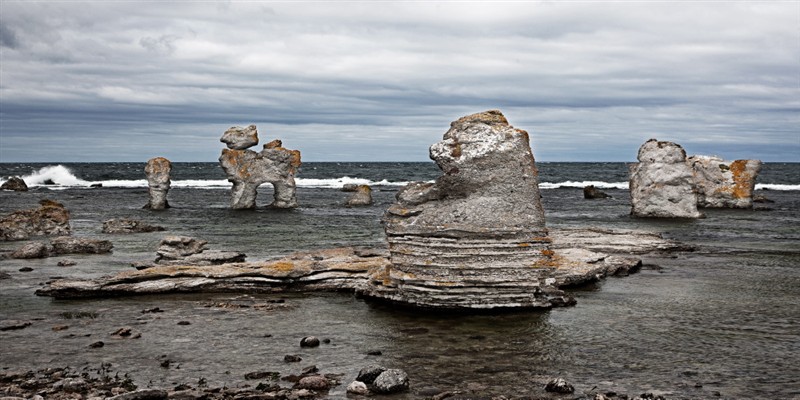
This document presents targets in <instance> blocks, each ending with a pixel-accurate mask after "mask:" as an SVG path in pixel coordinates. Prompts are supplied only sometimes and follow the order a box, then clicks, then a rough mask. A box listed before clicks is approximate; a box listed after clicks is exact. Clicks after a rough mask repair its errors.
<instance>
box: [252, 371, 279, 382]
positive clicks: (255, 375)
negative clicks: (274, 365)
mask: <svg viewBox="0 0 800 400" xmlns="http://www.w3.org/2000/svg"><path fill="white" fill-rule="evenodd" d="M280 376H281V374H280V373H279V372H272V371H255V372H248V373H246V374H244V379H249V380H255V379H267V378H268V379H270V380H277V379H278V377H280Z"/></svg>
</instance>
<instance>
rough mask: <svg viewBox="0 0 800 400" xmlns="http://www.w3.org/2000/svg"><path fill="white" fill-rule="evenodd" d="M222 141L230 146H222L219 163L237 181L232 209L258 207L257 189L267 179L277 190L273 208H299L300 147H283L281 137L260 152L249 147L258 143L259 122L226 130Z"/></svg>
mask: <svg viewBox="0 0 800 400" xmlns="http://www.w3.org/2000/svg"><path fill="white" fill-rule="evenodd" d="M220 141H221V142H223V143H225V144H226V145H227V147H228V148H227V149H222V155H221V156H220V157H219V163H220V165H221V166H222V169H223V170H225V174H227V175H228V181H230V182H231V183H233V189H231V208H233V209H250V208H255V207H256V190H257V189H258V186H260V185H261V184H262V183H265V182H269V183H271V184H272V186H273V187H274V189H275V192H274V193H275V194H274V196H275V199H274V201H273V202H272V204H271V205H270V206H271V207H275V208H294V207H297V197H296V195H295V181H294V175H295V173H296V172H297V168H298V167H299V166H300V151H299V150H289V149H285V148H283V147H282V143H281V141H280V140H273V141H271V142H269V143H267V144H265V145H264V148H263V150H261V152H259V153H256V152H255V151H253V150H248V149H249V148H250V147H252V146H255V145H257V144H258V131H257V130H256V126H255V125H250V126H248V127H246V128H241V127H232V128H230V129H228V130H227V131H225V133H224V134H223V135H222V138H220Z"/></svg>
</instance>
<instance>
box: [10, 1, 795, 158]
mask: <svg viewBox="0 0 800 400" xmlns="http://www.w3.org/2000/svg"><path fill="white" fill-rule="evenodd" d="M0 22H2V24H0V28H2V30H0V39H2V43H3V46H5V47H4V48H3V68H2V70H1V71H0V78H2V79H0V82H2V83H1V84H0V85H1V86H0V101H2V110H0V139H1V140H2V142H1V143H0V144H1V145H0V161H70V160H87V159H92V160H97V161H102V160H131V161H140V160H142V159H145V158H147V157H150V156H153V155H162V154H163V155H166V154H169V155H171V158H173V159H174V160H176V161H182V160H183V161H186V160H207V161H213V160H215V159H216V157H217V155H218V153H219V149H220V144H219V143H218V141H217V139H218V137H219V135H220V134H221V132H222V131H224V129H225V128H226V127H228V126H231V125H242V124H249V123H257V124H258V125H259V130H260V131H261V132H262V136H263V139H268V138H274V137H280V138H282V139H283V141H284V143H285V144H286V145H287V146H290V147H294V148H298V149H300V150H301V151H302V152H303V155H304V159H306V160H318V161H322V160H367V159H369V160H424V159H426V157H427V148H428V146H429V145H430V144H431V143H433V142H435V141H437V140H439V139H440V137H441V134H442V133H444V131H445V130H446V129H447V126H448V124H449V122H450V121H451V120H453V119H455V118H458V117H459V116H461V115H464V114H467V113H472V112H477V111H482V110H485V109H490V108H500V109H501V110H503V111H504V112H505V113H506V115H507V116H508V118H509V120H510V121H511V122H512V124H514V125H515V126H517V127H519V128H522V129H526V130H528V131H529V132H530V133H531V136H532V138H533V145H534V152H535V154H536V156H537V159H540V160H553V161H555V160H570V161H580V160H631V159H633V158H634V157H635V154H636V149H637V148H638V146H639V145H640V144H641V143H642V142H643V141H645V140H647V139H648V138H650V137H657V138H659V139H662V140H674V141H677V142H679V143H681V144H683V145H684V147H686V148H687V151H689V152H690V153H693V152H697V153H699V152H704V153H716V154H719V155H721V156H724V157H728V158H733V157H752V158H761V159H765V160H790V161H800V133H798V128H797V126H800V113H798V112H797V111H798V110H800V81H799V80H800V74H798V71H800V45H799V44H798V42H797V35H796V32H797V29H798V27H800V5H798V4H796V3H762V2H753V3H747V2H736V3H733V2H732V3H719V2H708V3H703V2H700V3H683V2H680V3H678V2H676V3H647V4H644V3H602V2H585V3H584V2H571V3H550V2H544V3H530V2H526V3H496V2H492V3H488V2H487V3H417V2H413V3H399V2H398V3H377V4H371V3H364V2H345V3H334V4H329V3H324V2H319V3H316V2H315V3H302V2H301V3H288V2H278V3H261V2H226V3H208V2H197V3H189V2H169V3H150V2H148V3H140V2H113V3H100V2H87V3H75V2H41V3H39V2H33V3H31V2H21V1H19V2H17V1H8V2H4V3H3V13H2V16H0ZM142 138H145V139H142ZM67 144H68V146H67ZM695 149H697V150H695ZM715 149H719V150H715Z"/></svg>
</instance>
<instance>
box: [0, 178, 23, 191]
mask: <svg viewBox="0 0 800 400" xmlns="http://www.w3.org/2000/svg"><path fill="white" fill-rule="evenodd" d="M0 190H13V191H15V192H27V191H28V185H27V184H25V181H24V180H22V178H20V177H18V176H12V177H10V178H8V180H7V181H5V182H3V184H2V185H0Z"/></svg>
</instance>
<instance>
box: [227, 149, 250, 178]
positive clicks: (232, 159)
mask: <svg viewBox="0 0 800 400" xmlns="http://www.w3.org/2000/svg"><path fill="white" fill-rule="evenodd" d="M246 151H247V150H232V149H222V155H221V156H220V161H223V160H224V163H227V164H229V165H231V166H232V167H233V168H234V169H235V170H236V171H237V175H239V176H240V177H241V178H242V179H244V180H247V179H248V178H249V177H250V169H249V168H248V163H246V162H245V161H244V156H245V154H246V153H245V152H246ZM224 163H223V165H224Z"/></svg>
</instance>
